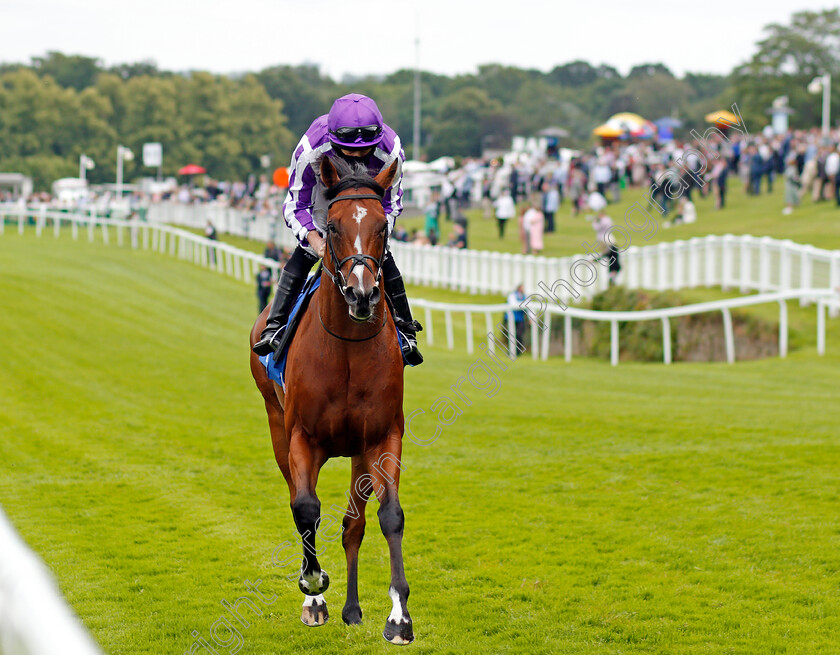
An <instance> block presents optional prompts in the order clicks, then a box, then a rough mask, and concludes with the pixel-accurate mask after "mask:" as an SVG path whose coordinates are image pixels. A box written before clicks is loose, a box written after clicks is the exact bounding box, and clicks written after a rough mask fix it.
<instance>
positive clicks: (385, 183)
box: [374, 159, 400, 189]
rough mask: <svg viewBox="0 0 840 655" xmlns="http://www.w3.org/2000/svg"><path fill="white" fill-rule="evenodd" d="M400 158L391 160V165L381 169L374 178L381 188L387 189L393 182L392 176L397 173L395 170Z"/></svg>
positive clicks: (397, 168)
mask: <svg viewBox="0 0 840 655" xmlns="http://www.w3.org/2000/svg"><path fill="white" fill-rule="evenodd" d="M399 165H400V160H399V159H395V160H394V161H393V162H391V165H390V166H389V167H388V168H386V169H385V170H384V171H382V172H381V173H380V174H379V175H377V176H376V177H375V178H374V179H375V180H376V183H377V184H378V185H379V186H381V187H382V188H383V189H388V188H390V186H391V185H392V184H393V183H394V178H395V177H396V175H397V171H398V170H399Z"/></svg>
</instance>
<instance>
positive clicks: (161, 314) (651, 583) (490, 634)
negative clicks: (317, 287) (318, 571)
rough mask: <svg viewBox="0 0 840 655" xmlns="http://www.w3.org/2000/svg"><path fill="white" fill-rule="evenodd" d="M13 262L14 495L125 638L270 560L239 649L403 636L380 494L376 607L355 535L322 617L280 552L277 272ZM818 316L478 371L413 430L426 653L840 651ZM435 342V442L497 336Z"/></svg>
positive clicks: (310, 647) (216, 604)
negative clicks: (749, 341)
mask: <svg viewBox="0 0 840 655" xmlns="http://www.w3.org/2000/svg"><path fill="white" fill-rule="evenodd" d="M0 280H2V282H0V308H2V309H0V471H2V476H0V504H2V505H3V507H4V508H5V510H6V512H7V513H8V514H9V516H10V517H11V519H12V521H13V522H14V523H15V525H16V526H17V528H18V529H19V530H20V532H21V533H22V535H23V536H24V537H25V538H26V539H27V541H28V542H29V543H30V544H31V545H32V547H33V548H34V549H35V550H36V551H37V552H38V553H39V554H40V555H41V557H43V559H44V560H45V562H46V563H47V564H48V565H49V566H50V567H51V568H52V570H53V571H54V572H55V575H56V577H57V579H58V581H59V583H60V586H61V589H62V591H63V592H64V594H65V595H66V597H67V598H68V600H69V602H70V603H71V605H72V607H73V608H74V609H75V611H76V612H77V613H78V614H79V615H80V617H81V618H82V620H83V621H84V623H85V624H86V626H88V628H89V629H90V630H91V631H92V633H93V635H94V637H95V638H96V639H97V640H98V641H99V642H100V643H101V644H102V646H103V648H104V650H105V651H106V652H107V653H114V654H115V653H131V654H136V653H149V654H152V653H154V654H158V653H182V652H184V651H185V650H187V649H188V648H189V647H190V645H191V644H192V643H193V640H192V638H191V636H190V633H191V631H193V630H197V631H198V633H199V634H200V635H201V636H202V637H203V638H205V639H209V633H210V626H211V624H212V623H213V622H214V621H216V620H217V619H218V617H219V616H222V615H225V611H224V609H223V608H222V606H221V605H220V601H221V600H222V599H227V600H229V601H234V600H235V599H236V598H237V597H238V596H240V595H242V594H243V592H244V587H243V581H244V580H245V579H249V580H255V579H256V578H261V579H263V581H264V582H263V588H264V591H266V592H268V593H273V594H276V595H277V597H278V598H277V600H276V601H275V602H274V603H273V604H272V605H270V606H265V605H263V606H262V607H263V609H264V610H265V614H264V616H261V617H255V618H254V619H253V620H252V621H251V625H250V627H248V628H242V629H241V633H242V636H243V638H244V646H243V648H242V650H241V651H240V652H241V653H385V652H394V651H393V648H394V647H392V646H389V645H388V644H386V643H385V642H384V641H383V640H382V638H381V636H380V633H381V630H382V628H383V626H384V621H385V618H386V616H387V614H388V612H389V611H390V600H389V599H388V597H387V586H388V564H387V551H386V548H385V544H384V539H383V538H382V536H381V534H380V532H379V529H378V525H377V521H376V518H375V514H374V513H373V511H372V508H369V511H368V519H369V524H368V530H367V536H366V537H365V542H364V544H363V546H362V555H361V564H360V594H361V603H362V608H363V610H364V612H365V615H364V624H363V625H362V626H357V627H352V628H351V627H346V626H344V625H343V623H342V622H341V619H340V612H341V606H342V605H343V602H344V595H343V587H344V583H345V574H344V563H343V562H344V557H343V552H342V550H341V548H340V546H339V545H338V544H337V543H335V542H333V543H328V544H326V552H325V554H324V555H323V557H322V563H323V565H324V567H325V568H326V569H327V570H328V571H329V572H330V574H331V577H332V586H331V588H330V590H329V591H328V592H327V594H326V597H327V601H328V604H329V607H330V611H331V615H332V618H331V619H330V622H329V623H328V624H327V625H326V626H325V627H323V628H319V629H310V628H306V627H304V626H303V625H302V624H301V623H300V621H299V616H300V604H301V601H302V596H301V594H300V592H299V591H298V590H297V586H296V583H295V582H293V581H290V580H288V579H286V577H285V576H286V574H289V573H291V572H292V571H290V570H289V568H288V567H286V568H276V567H274V566H272V563H271V555H272V551H273V550H274V549H275V548H276V547H277V546H278V545H279V544H282V543H283V542H286V541H290V540H291V539H292V538H293V534H294V528H293V523H292V520H291V514H290V512H289V508H288V492H287V489H286V487H285V483H284V482H283V480H282V476H281V475H280V473H279V471H278V470H277V467H276V464H275V463H274V460H273V454H272V452H271V446H270V442H269V438H268V430H267V426H266V420H265V415H264V411H263V408H262V402H261V398H260V396H259V394H258V392H257V391H256V389H255V388H254V386H253V383H252V381H251V379H250V373H249V371H248V366H247V358H248V346H247V341H248V330H249V328H250V325H251V321H252V319H253V314H254V309H255V308H254V298H253V293H252V289H251V287H249V286H246V285H243V284H241V283H238V282H236V281H233V280H230V279H228V278H225V277H222V276H219V275H217V274H214V273H211V272H208V271H205V270H201V269H199V268H196V267H194V266H192V265H190V264H187V263H184V262H180V261H177V260H174V259H171V258H169V257H168V256H165V255H160V254H156V253H151V252H145V251H138V252H134V251H130V250H127V249H118V248H117V247H115V246H114V245H111V246H107V247H106V246H103V245H102V244H100V243H94V244H89V243H87V241H86V240H84V239H80V240H79V241H78V242H77V243H73V242H72V241H71V240H70V239H69V234H67V233H65V234H64V235H62V237H61V238H60V239H58V240H55V239H53V237H52V235H51V234H49V233H45V235H44V236H43V237H42V238H41V239H36V238H35V236H34V234H33V233H32V232H31V231H27V233H26V234H25V235H24V236H23V237H21V236H18V235H17V233H16V232H14V231H9V230H7V233H6V235H4V236H2V237H0ZM426 291H429V293H428V294H427V293H426ZM704 293H706V292H703V291H698V292H697V294H698V296H702V295H703V294H704ZM415 294H418V292H416V291H415ZM418 295H419V294H418ZM422 295H426V296H428V297H434V294H433V293H432V292H431V291H430V290H425V289H424V290H423V294H422ZM488 300H489V299H488ZM771 311H772V308H771ZM812 314H813V310H812V309H803V310H798V309H797V310H795V311H794V312H793V313H792V316H791V320H792V321H794V322H795V323H796V324H797V325H796V329H801V331H802V334H803V338H802V344H801V348H800V349H799V350H798V351H796V352H794V353H792V355H791V356H790V357H788V358H787V359H785V360H779V359H775V358H774V359H767V360H763V361H756V362H742V363H738V364H736V365H734V366H728V365H725V364H676V365H673V366H670V367H665V366H662V365H650V364H647V365H646V364H624V363H622V364H621V365H620V366H619V367H618V368H611V367H609V366H608V365H607V364H606V363H603V362H599V361H592V360H584V359H577V360H575V361H574V362H573V363H572V364H571V365H567V364H564V363H562V362H561V361H559V360H556V359H555V360H552V361H550V362H547V363H546V362H532V361H531V360H530V359H528V358H521V359H520V360H518V361H517V362H516V363H515V364H510V365H509V366H508V369H507V370H506V371H504V372H501V371H499V372H498V380H499V384H500V389H499V390H498V393H497V394H496V395H495V396H494V397H492V398H487V397H486V396H485V395H483V393H480V392H479V391H477V390H474V389H472V388H471V387H470V386H469V385H465V387H464V389H466V390H467V391H466V392H467V393H468V395H469V396H470V399H471V405H470V406H468V407H464V408H463V409H464V412H463V414H462V415H461V416H460V417H459V418H458V420H457V421H456V422H455V423H454V424H453V425H451V426H449V427H447V428H445V429H444V432H443V434H442V436H441V437H440V438H439V439H438V441H437V442H435V443H434V444H432V445H429V446H425V447H420V446H417V445H414V444H411V443H407V445H406V448H405V456H404V464H405V473H404V476H403V480H402V487H401V499H402V504H403V507H404V509H405V512H406V534H405V542H404V552H405V557H406V569H407V576H408V580H409V583H410V585H411V599H410V601H409V607H410V610H411V612H412V616H413V618H414V622H415V631H416V634H417V641H416V642H415V644H414V645H412V646H410V647H409V648H411V649H412V651H413V652H422V653H458V654H460V653H614V654H618V653H663V654H664V653H680V654H685V653H710V654H711V653H714V654H718V653H743V654H745V655H747V654H749V655H754V654H760V653H808V654H812V653H835V652H836V651H837V641H838V638H840V619H838V616H839V615H840V598H838V587H837V575H838V568H840V529H838V527H837V521H836V517H837V503H838V487H837V470H838V465H840V441H838V432H839V431H840V403H838V402H837V399H838V392H837V389H838V385H840V367H838V364H840V327H838V325H840V324H838V322H837V321H836V320H834V321H830V322H829V334H828V337H829V338H828V354H827V356H825V357H822V358H820V357H817V356H816V354H815V352H814V348H813V337H810V340H809V338H808V336H807V335H808V334H810V327H809V326H808V325H805V322H806V321H808V320H813V319H812V318H811V319H808V318H807V317H808V316H809V315H812ZM439 334H440V333H439ZM439 343H441V342H439ZM424 352H425V355H426V363H425V364H424V365H423V366H422V367H419V368H417V369H413V370H408V371H407V373H406V379H407V385H406V399H405V407H406V411H407V412H411V411H413V410H414V409H417V408H421V409H424V410H426V412H427V413H426V415H425V416H421V417H419V418H418V419H417V420H416V421H415V424H414V432H415V434H417V435H418V436H420V437H428V436H429V435H430V434H431V433H432V431H433V429H434V424H433V421H432V420H431V419H430V417H431V416H432V413H431V410H430V406H431V405H432V403H433V402H434V401H435V400H436V399H438V398H439V397H440V396H441V395H443V394H446V393H447V390H448V388H449V387H450V385H452V384H453V383H455V382H456V380H457V379H458V378H459V377H461V376H464V375H465V374H466V372H467V369H468V367H469V366H470V365H471V364H472V363H474V362H475V361H476V358H477V357H476V356H467V355H464V354H461V353H459V352H454V353H450V352H448V351H446V350H445V349H442V348H440V347H435V348H426V349H424ZM495 370H497V371H498V369H495ZM450 395H451V396H453V394H451V393H450ZM453 397H454V396H453ZM462 404H463V403H462ZM348 480H349V472H348V465H347V462H346V461H343V460H337V461H334V462H330V463H329V464H328V465H327V466H326V467H325V469H324V471H323V473H322V476H321V479H320V484H319V494H320V496H321V501H322V507H325V508H328V507H330V506H331V505H332V504H341V505H343V504H344V492H345V490H346V487H347V483H348ZM44 629H49V626H45V627H44ZM217 651H218V652H220V653H222V652H227V651H226V650H224V649H221V648H219V647H217Z"/></svg>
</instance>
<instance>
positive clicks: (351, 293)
mask: <svg viewBox="0 0 840 655" xmlns="http://www.w3.org/2000/svg"><path fill="white" fill-rule="evenodd" d="M344 299H345V300H346V301H347V303H348V304H350V305H355V304H356V303H357V302H359V294H358V292H357V291H356V290H355V289H354V288H353V287H347V288H346V289H345V290H344Z"/></svg>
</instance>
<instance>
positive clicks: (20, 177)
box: [0, 173, 32, 200]
mask: <svg viewBox="0 0 840 655" xmlns="http://www.w3.org/2000/svg"><path fill="white" fill-rule="evenodd" d="M4 189H11V191H12V198H14V199H15V200H17V199H18V198H27V197H29V196H30V195H31V194H32V178H31V177H26V176H25V175H24V174H23V173H0V190H4Z"/></svg>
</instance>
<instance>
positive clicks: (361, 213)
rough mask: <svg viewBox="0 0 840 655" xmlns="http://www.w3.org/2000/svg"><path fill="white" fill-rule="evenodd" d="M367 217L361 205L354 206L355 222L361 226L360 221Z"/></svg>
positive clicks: (365, 210)
mask: <svg viewBox="0 0 840 655" xmlns="http://www.w3.org/2000/svg"><path fill="white" fill-rule="evenodd" d="M365 216H367V209H365V208H364V207H362V206H361V205H356V212H355V213H354V214H353V218H355V219H356V222H357V223H358V224H359V225H361V224H362V219H363V218H364V217H365Z"/></svg>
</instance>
